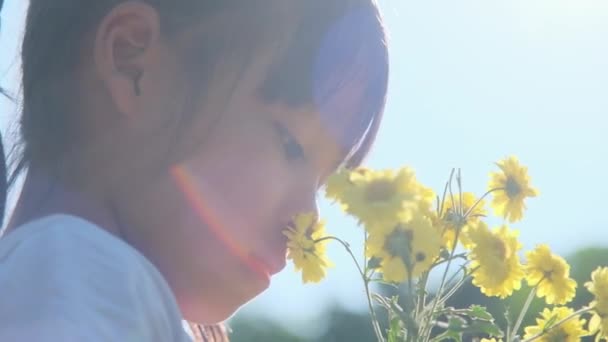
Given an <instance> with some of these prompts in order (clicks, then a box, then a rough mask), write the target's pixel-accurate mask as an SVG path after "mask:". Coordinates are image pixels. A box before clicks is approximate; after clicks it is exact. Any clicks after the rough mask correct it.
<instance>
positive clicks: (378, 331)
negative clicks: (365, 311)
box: [315, 236, 384, 342]
mask: <svg viewBox="0 0 608 342" xmlns="http://www.w3.org/2000/svg"><path fill="white" fill-rule="evenodd" d="M327 240H333V241H336V242H338V243H340V244H341V245H342V246H344V248H345V249H346V252H347V253H348V254H349V255H350V256H351V258H352V259H353V261H354V262H355V265H356V266H357V269H358V270H359V274H360V275H361V278H362V279H363V283H364V285H365V295H366V297H367V305H368V307H369V311H370V314H371V316H372V325H373V327H374V332H375V333H376V338H377V339H378V342H384V336H383V335H382V329H380V324H379V323H378V316H376V310H374V305H373V303H372V296H371V293H370V291H369V279H368V278H367V275H366V274H365V272H364V271H363V269H362V268H361V265H360V264H359V262H358V261H357V258H356V257H355V255H354V254H353V251H352V250H351V249H350V245H349V244H348V243H346V242H344V241H342V240H341V239H339V238H337V237H335V236H326V237H323V238H320V239H318V240H315V243H319V242H323V241H327Z"/></svg>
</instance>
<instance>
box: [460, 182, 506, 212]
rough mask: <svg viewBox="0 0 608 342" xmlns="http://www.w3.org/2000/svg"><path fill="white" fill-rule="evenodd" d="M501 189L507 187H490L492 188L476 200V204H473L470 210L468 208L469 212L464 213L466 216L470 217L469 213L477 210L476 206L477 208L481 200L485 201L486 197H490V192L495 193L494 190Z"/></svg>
mask: <svg viewBox="0 0 608 342" xmlns="http://www.w3.org/2000/svg"><path fill="white" fill-rule="evenodd" d="M500 190H505V188H494V189H490V190H488V191H486V193H485V194H483V196H481V197H479V199H478V200H477V202H475V204H473V205H472V206H471V207H470V208H469V210H467V212H466V213H465V214H464V217H465V218H467V217H469V215H470V214H471V213H472V212H473V210H475V208H477V206H478V205H479V203H481V201H483V199H484V198H486V197H488V195H489V194H491V193H493V192H494V191H500Z"/></svg>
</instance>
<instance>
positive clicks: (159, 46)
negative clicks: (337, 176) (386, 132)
mask: <svg viewBox="0 0 608 342" xmlns="http://www.w3.org/2000/svg"><path fill="white" fill-rule="evenodd" d="M130 6H132V7H133V8H131V9H130V11H131V12H132V13H131V12H129V11H127V10H129V8H130V7H126V8H127V10H124V9H123V10H124V11H125V13H127V14H129V16H130V17H129V16H125V13H123V15H122V16H117V17H121V18H122V19H123V20H122V21H117V22H116V23H115V24H113V25H116V27H114V29H112V26H109V27H108V28H107V30H109V31H110V32H112V34H101V35H98V36H99V37H102V38H99V39H115V42H111V41H110V42H108V41H105V42H104V41H103V40H102V41H101V42H97V43H96V44H97V45H98V47H97V51H98V55H96V61H97V63H99V64H100V66H98V67H97V68H96V69H97V70H106V69H107V70H112V69H113V68H114V67H112V66H111V65H110V66H107V65H106V66H105V67H104V64H103V63H109V64H115V65H120V66H121V68H124V69H125V70H127V69H128V70H131V68H126V67H125V65H127V66H131V64H133V66H135V67H137V68H139V69H141V71H142V75H143V76H142V77H141V79H140V81H139V85H138V87H139V88H140V94H139V95H137V94H136V93H135V90H132V89H130V87H132V86H133V84H132V83H130V82H131V81H132V80H130V79H129V76H130V75H132V74H129V73H125V74H123V75H120V74H118V75H114V74H112V75H110V76H104V75H102V76H101V77H100V78H101V79H102V80H104V84H105V87H106V88H107V91H105V93H107V94H110V100H111V101H109V102H111V103H113V107H115V108H114V110H117V111H118V112H122V113H127V115H126V116H127V117H128V119H127V120H124V122H125V123H123V124H122V125H121V126H120V127H119V128H118V129H117V130H116V133H115V134H114V135H113V137H112V139H111V140H112V143H113V144H114V152H113V153H115V154H116V155H120V156H121V157H120V158H118V157H116V158H115V160H122V162H121V163H122V164H123V165H117V166H116V167H118V168H119V169H122V170H123V171H122V175H121V177H120V179H121V180H120V181H118V182H117V183H115V184H113V185H112V186H111V188H112V190H111V192H112V193H111V195H110V196H111V197H112V201H113V202H114V206H115V207H116V208H118V209H117V210H116V211H117V217H118V220H119V221H121V224H122V226H123V234H124V237H125V239H127V240H128V242H129V243H131V244H132V245H134V246H135V247H136V248H138V249H139V250H140V251H141V252H142V253H143V254H144V255H145V256H146V257H148V258H149V259H150V260H151V261H152V262H153V263H154V264H155V265H156V266H157V267H158V268H159V270H160V271H161V273H162V274H163V276H164V277H165V279H167V281H168V282H169V284H170V286H171V288H172V290H173V292H174V293H175V295H176V297H177V300H178V302H179V304H180V307H181V309H182V312H183V314H184V316H185V318H186V319H188V320H191V321H195V322H201V323H207V324H211V323H214V322H218V321H222V320H224V319H226V318H227V317H229V316H230V315H231V314H233V313H234V312H235V311H236V310H237V309H238V307H240V306H241V305H243V304H244V303H246V302H247V301H249V300H250V299H252V298H253V297H255V296H256V295H258V294H259V293H261V292H262V291H264V290H265V289H266V288H267V287H268V286H269V283H270V277H271V276H272V275H273V274H276V273H278V272H279V271H281V270H282V269H283V268H284V266H285V261H286V241H285V237H284V235H283V234H282V231H283V230H284V229H285V228H286V226H287V224H288V222H289V221H290V220H291V219H292V217H293V216H294V215H295V214H297V213H301V212H311V211H314V212H316V211H317V206H316V201H315V196H316V193H317V190H318V189H319V187H320V186H321V185H322V184H323V182H324V180H325V179H326V177H327V176H328V175H329V174H330V173H331V172H333V171H334V170H335V168H336V167H337V166H338V165H339V164H340V163H341V162H342V160H343V159H344V158H345V156H346V154H347V152H346V151H345V150H344V148H343V146H341V145H340V144H339V143H338V141H339V139H338V138H337V136H336V130H335V129H331V130H330V129H328V127H327V123H326V120H324V119H323V114H321V113H320V112H319V111H318V110H316V109H312V108H308V109H307V108H299V109H294V108H290V107H287V106H282V105H278V104H267V103H264V101H262V100H261V99H260V98H259V96H258V90H259V87H260V86H261V84H262V83H263V82H264V80H265V78H266V76H267V74H268V67H269V65H270V64H271V63H272V61H273V60H274V58H275V57H276V56H275V54H276V53H278V52H277V51H275V50H276V49H269V50H268V52H267V53H266V54H261V53H257V54H255V55H254V58H253V59H252V60H251V61H250V62H249V63H248V64H247V65H246V67H245V68H244V69H242V71H243V72H242V73H240V72H236V71H234V70H238V69H239V67H237V66H234V65H232V64H231V62H230V61H229V60H227V61H226V62H225V65H222V64H224V63H220V64H219V65H218V66H217V68H215V69H214V75H213V77H212V80H211V82H210V85H209V86H208V87H207V89H206V90H205V96H204V97H202V98H199V99H197V100H196V101H195V102H194V103H193V105H192V106H191V108H196V109H195V110H194V113H187V116H188V117H189V118H191V119H190V120H189V121H187V124H186V125H185V127H176V126H175V125H172V124H171V123H172V122H173V121H172V119H168V117H173V118H174V117H175V116H176V114H175V113H176V112H178V113H179V112H180V109H181V108H185V107H183V105H184V103H186V102H187V101H186V98H187V96H184V97H182V95H183V94H184V93H192V92H193V91H192V90H191V89H187V86H184V82H185V81H183V80H182V79H181V78H180V77H179V76H177V75H179V74H180V73H179V72H177V70H179V69H180V65H179V62H178V60H179V58H177V57H176V54H175V53H174V52H173V51H171V48H170V47H169V45H168V44H165V43H164V42H163V40H162V39H161V38H158V39H154V37H155V35H158V33H155V32H157V31H155V30H158V28H157V27H156V26H154V25H155V24H154V17H153V15H151V14H150V13H147V12H145V11H143V12H142V13H139V12H137V11H138V10H139V9H138V8H139V7H138V6H140V5H137V4H135V5H130ZM148 15H151V16H150V17H149V18H148V17H147V16H148ZM124 18H131V19H133V18H135V19H133V22H132V23H131V25H129V24H125V23H128V21H125V20H124ZM108 20H109V19H108ZM108 20H106V21H108ZM148 21H149V22H148ZM111 23H112V22H111V21H110V24H111ZM103 27H104V26H102V28H103ZM131 28H133V29H131ZM131 31H132V34H131V33H130V32H131ZM148 31H149V32H148ZM103 37H110V38H103ZM111 37H114V38H111ZM150 37H152V38H150ZM138 40H143V41H144V42H143V43H141V44H140V43H139V42H138ZM129 44H133V45H139V47H145V49H146V50H144V52H142V55H141V57H138V58H139V59H137V60H134V61H130V58H131V54H129V53H126V52H125V51H130V50H129V48H128V45H129ZM104 49H112V51H106V52H104ZM122 50H125V51H122ZM134 50H135V49H134ZM138 51H139V50H138ZM121 56H125V57H124V60H119V61H118V62H117V61H116V60H117V59H119V58H123V57H121ZM125 80H126V81H125ZM179 89H184V92H181V91H180V90H179ZM356 96H358V94H356V93H355V92H353V90H352V89H351V90H349V91H348V92H346V91H345V92H343V93H342V94H338V96H336V104H335V105H332V104H328V107H327V108H331V110H332V111H336V110H339V111H344V113H345V114H344V120H348V114H347V113H348V112H349V111H351V110H353V108H346V107H341V106H340V105H338V104H337V103H338V102H337V101H338V100H340V99H342V100H343V99H344V98H348V97H356ZM97 102H99V101H95V103H97ZM345 102H348V101H345ZM353 112H354V111H353ZM180 120H186V119H185V118H184V119H180ZM177 121H178V122H177V125H180V124H183V122H185V121H182V122H179V120H177ZM163 158H166V159H170V162H168V163H166V164H164V165H165V166H164V167H161V168H160V171H159V168H157V167H151V166H150V165H159V164H158V163H157V162H158V160H159V159H163ZM160 164H163V163H160Z"/></svg>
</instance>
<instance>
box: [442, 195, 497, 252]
mask: <svg viewBox="0 0 608 342" xmlns="http://www.w3.org/2000/svg"><path fill="white" fill-rule="evenodd" d="M454 202H455V203H454ZM475 203H477V198H476V197H475V195H474V194H473V193H471V192H464V193H462V203H460V196H459V195H454V198H453V200H452V196H447V198H446V199H445V201H444V204H443V210H442V215H441V217H442V220H441V222H442V224H443V229H442V230H443V243H444V246H445V247H446V248H447V249H452V247H453V246H454V239H455V238H456V229H457V228H458V227H461V231H460V234H459V235H458V241H459V242H460V243H462V245H463V246H464V247H465V248H470V247H471V246H470V245H471V242H470V240H469V239H468V236H467V233H466V231H467V230H468V226H469V225H470V224H476V223H477V222H479V219H480V218H481V217H483V216H485V215H486V210H485V208H484V206H485V204H484V201H483V200H481V201H479V203H477V205H476V206H475V209H473V210H472V211H471V213H469V216H468V217H467V219H466V220H465V218H464V215H465V214H466V213H467V212H468V211H469V210H470V209H471V208H472V207H473V206H474V205H475Z"/></svg>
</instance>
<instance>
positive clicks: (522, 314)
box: [507, 282, 540, 342]
mask: <svg viewBox="0 0 608 342" xmlns="http://www.w3.org/2000/svg"><path fill="white" fill-rule="evenodd" d="M538 284H540V282H539V283H538ZM538 284H536V286H534V288H532V290H531V291H530V294H528V298H526V302H525V303H524V306H523V308H522V309H521V312H520V313H519V317H517V321H515V325H514V326H513V329H512V330H511V334H512V335H515V336H517V332H518V331H519V327H520V325H521V323H522V322H523V320H524V317H525V316H526V313H527V312H528V309H529V308H530V304H532V300H533V299H534V296H535V295H536V289H537V288H538ZM515 336H508V338H507V341H509V342H510V341H513V338H514V337H515Z"/></svg>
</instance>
